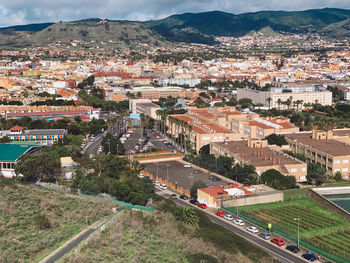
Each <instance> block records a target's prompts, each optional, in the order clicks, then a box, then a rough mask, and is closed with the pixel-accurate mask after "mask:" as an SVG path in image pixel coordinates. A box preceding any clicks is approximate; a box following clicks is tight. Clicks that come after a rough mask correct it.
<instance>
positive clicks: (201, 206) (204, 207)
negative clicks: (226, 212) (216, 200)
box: [198, 203, 207, 209]
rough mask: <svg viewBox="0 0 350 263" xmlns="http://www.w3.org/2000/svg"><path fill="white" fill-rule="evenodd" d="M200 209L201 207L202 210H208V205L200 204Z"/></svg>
mask: <svg viewBox="0 0 350 263" xmlns="http://www.w3.org/2000/svg"><path fill="white" fill-rule="evenodd" d="M198 207H200V208H202V209H206V208H207V205H206V204H202V203H199V204H198Z"/></svg>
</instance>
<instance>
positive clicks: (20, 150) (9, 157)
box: [0, 143, 38, 162]
mask: <svg viewBox="0 0 350 263" xmlns="http://www.w3.org/2000/svg"><path fill="white" fill-rule="evenodd" d="M34 147H38V146H37V145H28V144H8V143H1V144H0V161H1V162H15V161H16V160H17V159H18V158H19V157H20V156H21V155H23V154H25V153H26V152H28V151H29V150H30V149H32V148H34Z"/></svg>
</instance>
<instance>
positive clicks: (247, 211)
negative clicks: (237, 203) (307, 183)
mask: <svg viewBox="0 0 350 263" xmlns="http://www.w3.org/2000/svg"><path fill="white" fill-rule="evenodd" d="M228 210H230V211H231V212H233V213H235V211H236V210H235V208H228ZM239 213H240V216H241V217H242V218H245V219H247V220H248V221H251V222H252V223H255V224H257V225H259V226H261V227H264V228H267V224H268V223H271V224H272V229H271V231H272V232H276V233H277V234H280V235H282V236H285V237H286V238H288V239H289V240H293V241H296V239H297V231H298V219H300V220H299V231H300V238H301V241H302V242H301V244H302V245H310V246H309V247H310V248H311V249H312V248H315V247H316V248H315V250H317V248H320V249H321V252H322V250H325V251H326V252H329V253H331V254H333V255H335V256H338V257H344V258H348V259H349V262H350V250H349V249H348V244H350V222H349V221H347V220H346V219H344V218H342V217H340V216H338V215H336V214H334V213H333V212H330V211H328V210H326V209H325V208H323V207H321V206H319V205H318V204H317V203H315V202H314V201H312V200H310V199H306V198H304V199H298V200H293V201H286V202H283V203H271V204H262V205H252V206H246V207H242V208H240V209H239ZM294 219H296V220H294ZM325 254H326V253H325ZM342 261H343V260H342ZM343 262H344V261H343Z"/></svg>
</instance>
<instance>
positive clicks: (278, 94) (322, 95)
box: [237, 87, 332, 110]
mask: <svg viewBox="0 0 350 263" xmlns="http://www.w3.org/2000/svg"><path fill="white" fill-rule="evenodd" d="M293 89H294V88H293V87H285V88H283V89H282V88H276V89H275V88H271V90H270V91H259V90H254V89H238V91H237V99H238V100H240V99H243V98H249V99H251V100H252V101H253V102H254V103H261V104H263V105H264V106H266V107H270V108H277V109H287V108H295V109H299V110H301V109H303V108H304V104H305V103H307V104H313V103H319V104H321V105H323V106H331V105H332V92H330V91H319V90H316V89H312V91H310V90H309V89H300V87H298V89H296V90H295V91H293ZM286 91H289V92H286ZM287 100H291V105H289V106H288V105H285V104H283V103H281V102H285V101H287ZM293 102H295V103H297V102H298V105H296V104H294V103H293Z"/></svg>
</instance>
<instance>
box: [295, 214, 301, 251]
mask: <svg viewBox="0 0 350 263" xmlns="http://www.w3.org/2000/svg"><path fill="white" fill-rule="evenodd" d="M293 220H294V221H298V247H299V223H300V218H294V219H293Z"/></svg>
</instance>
